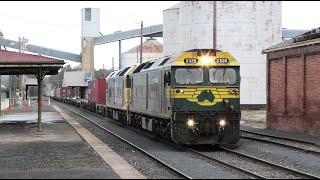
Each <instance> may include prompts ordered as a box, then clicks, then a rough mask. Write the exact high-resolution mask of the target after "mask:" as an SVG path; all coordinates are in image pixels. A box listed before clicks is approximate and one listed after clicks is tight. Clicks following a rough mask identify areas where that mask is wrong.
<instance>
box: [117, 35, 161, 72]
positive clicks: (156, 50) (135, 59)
mask: <svg viewBox="0 0 320 180" xmlns="http://www.w3.org/2000/svg"><path fill="white" fill-rule="evenodd" d="M160 57H163V45H162V43H160V42H159V41H157V40H156V39H154V38H150V39H147V41H145V42H144V43H143V44H142V62H146V61H149V60H152V59H157V58H160ZM139 62H140V44H139V45H138V46H136V47H134V48H132V49H130V50H128V51H126V52H124V53H122V54H121V61H120V68H121V69H123V68H125V67H129V66H132V65H135V64H138V63H139Z"/></svg>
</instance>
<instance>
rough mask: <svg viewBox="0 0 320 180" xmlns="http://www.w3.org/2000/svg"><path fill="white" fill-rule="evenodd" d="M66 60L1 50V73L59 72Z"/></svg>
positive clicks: (51, 73) (36, 73) (43, 73)
mask: <svg viewBox="0 0 320 180" xmlns="http://www.w3.org/2000/svg"><path fill="white" fill-rule="evenodd" d="M64 64H65V62H64V61H63V60H60V59H55V58H50V57H45V56H41V55H34V54H26V53H18V52H12V51H5V50H0V75H22V74H35V75H36V76H37V75H38V74H39V68H41V75H54V74H58V71H59V69H60V68H62V67H63V65H64Z"/></svg>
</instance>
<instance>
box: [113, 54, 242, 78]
mask: <svg viewBox="0 0 320 180" xmlns="http://www.w3.org/2000/svg"><path fill="white" fill-rule="evenodd" d="M202 53H204V54H202ZM201 55H206V56H207V57H209V58H210V59H211V62H209V63H207V64H204V62H202V59H201V58H202V57H203V56H201ZM186 59H193V60H196V63H186ZM221 59H223V60H227V61H223V62H224V63H218V62H220V61H219V60H221ZM204 65H207V66H240V64H239V63H238V61H237V60H236V59H235V58H234V57H233V56H232V55H231V54H230V53H229V52H223V51H221V50H213V49H192V50H188V51H184V52H180V53H177V54H174V55H171V56H164V57H162V58H158V59H154V60H151V61H147V62H144V63H141V64H138V65H134V66H130V67H126V68H124V69H122V70H120V71H126V73H125V74H123V73H121V72H120V71H118V73H114V74H113V75H112V76H111V77H115V76H119V75H120V74H121V75H120V76H123V75H128V74H132V73H137V72H143V71H147V70H151V69H167V68H170V67H172V66H182V67H186V66H199V67H202V66H204ZM128 68H130V71H128Z"/></svg>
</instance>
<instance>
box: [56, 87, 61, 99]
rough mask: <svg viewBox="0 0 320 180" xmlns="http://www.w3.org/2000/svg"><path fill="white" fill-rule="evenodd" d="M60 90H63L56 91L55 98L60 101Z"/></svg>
mask: <svg viewBox="0 0 320 180" xmlns="http://www.w3.org/2000/svg"><path fill="white" fill-rule="evenodd" d="M60 89H61V88H57V89H56V90H55V91H56V93H55V97H56V98H57V99H60Z"/></svg>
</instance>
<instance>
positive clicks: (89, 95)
mask: <svg viewBox="0 0 320 180" xmlns="http://www.w3.org/2000/svg"><path fill="white" fill-rule="evenodd" d="M91 84H92V81H88V89H87V91H88V92H87V100H88V101H89V102H91Z"/></svg>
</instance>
